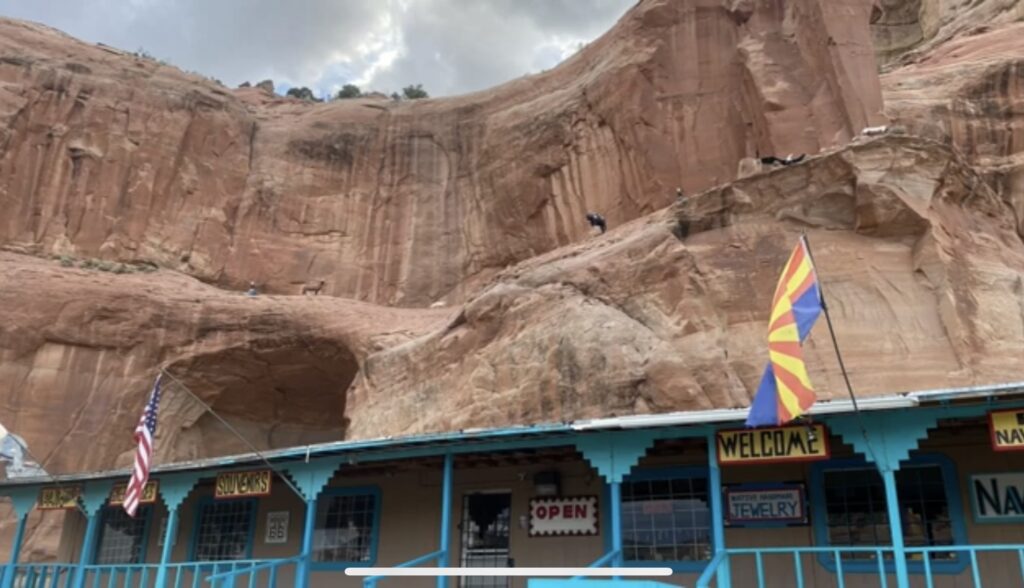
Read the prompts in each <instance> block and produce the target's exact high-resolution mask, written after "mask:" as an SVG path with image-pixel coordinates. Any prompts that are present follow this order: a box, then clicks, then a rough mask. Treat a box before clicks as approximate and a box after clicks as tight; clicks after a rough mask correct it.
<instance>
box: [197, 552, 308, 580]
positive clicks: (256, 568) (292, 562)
mask: <svg viewBox="0 0 1024 588" xmlns="http://www.w3.org/2000/svg"><path fill="white" fill-rule="evenodd" d="M302 557H303V556H301V555H296V556H295V557H289V558H285V559H272V560H269V561H263V562H255V563H252V562H251V563H249V565H245V566H241V567H236V568H234V569H231V570H226V571H223V572H217V571H214V573H213V574H210V575H209V576H207V577H206V580H207V581H209V582H210V584H211V585H212V586H213V588H228V587H230V586H237V585H238V584H237V582H238V580H244V583H243V584H242V585H243V586H248V587H249V588H256V587H257V586H268V587H274V586H277V578H278V575H279V573H280V571H281V569H282V568H285V567H287V566H298V564H299V562H300V561H302ZM261 578H263V579H265V580H266V581H267V582H266V584H260V579H261Z"/></svg>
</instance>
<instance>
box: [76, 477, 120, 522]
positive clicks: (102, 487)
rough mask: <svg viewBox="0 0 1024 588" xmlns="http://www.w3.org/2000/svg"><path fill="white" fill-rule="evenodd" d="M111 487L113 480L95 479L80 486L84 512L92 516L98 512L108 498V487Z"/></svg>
mask: <svg viewBox="0 0 1024 588" xmlns="http://www.w3.org/2000/svg"><path fill="white" fill-rule="evenodd" d="M113 487H114V481H113V480H96V481H93V482H88V483H86V484H85V485H84V487H83V488H82V497H81V499H80V501H81V503H82V506H83V507H84V509H85V514H87V515H89V516H92V515H95V514H96V513H98V512H100V509H101V508H103V507H104V506H105V505H106V504H107V499H108V498H110V489H111V488H113Z"/></svg>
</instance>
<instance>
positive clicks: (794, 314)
mask: <svg viewBox="0 0 1024 588" xmlns="http://www.w3.org/2000/svg"><path fill="white" fill-rule="evenodd" d="M821 311H822V302H821V289H820V288H819V287H818V277H817V275H816V274H815V272H814V264H813V263H812V262H811V255H810V252H809V250H808V247H807V240H806V239H804V237H800V242H799V243H797V245H796V249H794V250H793V254H792V255H790V256H789V261H787V262H786V267H785V268H784V269H783V270H782V277H780V278H779V284H778V286H776V287H775V298H774V300H772V314H771V318H770V319H769V321H768V365H767V366H766V367H765V370H764V376H762V377H761V384H760V385H759V386H758V387H757V393H756V394H755V395H754V402H753V404H751V406H750V414H748V415H747V426H748V427H760V426H766V425H781V424H784V423H787V422H789V421H791V420H793V419H795V418H797V417H798V416H800V415H802V414H803V413H804V412H806V411H807V409H809V408H810V407H811V405H812V404H814V400H815V396H814V388H812V387H811V380H810V378H809V377H808V376H807V366H806V365H805V364H804V353H803V348H802V347H801V344H802V343H803V342H804V339H806V338H807V334H808V333H810V332H811V327H813V326H814V322H815V321H816V320H818V315H820V314H821Z"/></svg>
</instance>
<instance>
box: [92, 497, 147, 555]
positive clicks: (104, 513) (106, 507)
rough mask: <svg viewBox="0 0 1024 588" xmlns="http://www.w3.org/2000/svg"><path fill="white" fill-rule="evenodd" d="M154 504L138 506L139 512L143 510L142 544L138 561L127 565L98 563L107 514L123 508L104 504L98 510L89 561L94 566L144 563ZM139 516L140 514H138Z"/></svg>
mask: <svg viewBox="0 0 1024 588" xmlns="http://www.w3.org/2000/svg"><path fill="white" fill-rule="evenodd" d="M155 506H156V505H154V504H143V505H140V506H139V510H145V511H146V513H145V520H144V521H143V523H142V543H141V547H142V548H141V549H139V557H138V561H133V562H128V563H99V558H100V552H101V550H102V548H103V537H104V534H105V533H104V531H105V530H106V522H107V513H108V512H110V511H111V510H123V508H124V507H123V506H122V505H120V504H105V505H103V508H101V509H100V512H99V514H100V528H99V531H98V532H97V537H96V547H95V548H94V549H93V552H92V555H91V557H90V558H89V561H91V562H92V565H94V566H131V565H140V564H144V563H146V552H147V551H149V532H150V530H151V529H152V523H153V512H154V511H155V510H156V508H155ZM139 514H141V513H139Z"/></svg>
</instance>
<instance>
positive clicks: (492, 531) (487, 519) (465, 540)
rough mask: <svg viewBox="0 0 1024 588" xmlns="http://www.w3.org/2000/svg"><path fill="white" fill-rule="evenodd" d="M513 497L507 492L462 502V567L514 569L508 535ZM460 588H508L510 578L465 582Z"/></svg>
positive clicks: (468, 495) (487, 578)
mask: <svg viewBox="0 0 1024 588" xmlns="http://www.w3.org/2000/svg"><path fill="white" fill-rule="evenodd" d="M511 510H512V495H511V494H510V493H508V492H504V491H503V492H488V493H478V494H467V495H465V496H464V497H463V499H462V524H461V525H460V528H461V530H462V557H461V561H462V567H464V568H501V567H508V566H511V565H512V563H511V561H510V560H509V549H508V535H509V519H510V514H511ZM459 586H460V587H461V588H508V578H507V577H486V576H485V577H472V578H462V582H461V583H460V584H459Z"/></svg>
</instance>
